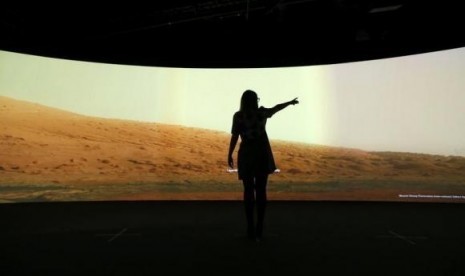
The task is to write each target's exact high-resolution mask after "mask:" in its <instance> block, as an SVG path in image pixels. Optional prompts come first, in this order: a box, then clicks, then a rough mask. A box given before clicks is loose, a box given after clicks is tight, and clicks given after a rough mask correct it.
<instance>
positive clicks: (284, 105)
mask: <svg viewBox="0 0 465 276" xmlns="http://www.w3.org/2000/svg"><path fill="white" fill-rule="evenodd" d="M298 103H299V101H298V100H297V98H295V99H293V100H292V101H288V102H285V103H280V104H277V105H275V106H274V107H273V108H271V110H272V114H275V113H276V112H278V111H281V110H283V109H284V108H286V107H288V106H289V105H291V104H292V105H295V104H298Z"/></svg>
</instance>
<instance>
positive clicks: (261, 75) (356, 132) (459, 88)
mask: <svg viewBox="0 0 465 276" xmlns="http://www.w3.org/2000/svg"><path fill="white" fill-rule="evenodd" d="M464 75H465V48H459V49H454V50H448V51H441V52H434V53H429V54H421V55H412V56H406V57H399V58H390V59H382V60H375V61H365V62H356V63H346V64H336V65H325V66H305V67H289V68H270V69H183V68H162V67H142V66H123V65H110V64H100V63H89V62H78V61H69V60H58V59H51V58H44V57H37V56H30V55H23V54H16V53H10V52H4V51H0V95H3V96H8V97H12V98H15V99H20V100H27V101H31V102H36V103H40V104H43V105H47V106H51V107H56V108H60V109H64V110H68V111H72V112H76V113H80V114H84V115H90V116H97V117H105V118H118V119H130V120H138V121H148V122H158V123H168V124H178V125H184V126H192V127H201V128H207V129H214V130H220V131H224V132H229V131H230V129H231V124H232V116H233V114H234V112H235V111H237V110H238V108H239V103H240V97H241V95H242V93H243V91H245V90H247V89H252V90H254V91H256V92H257V94H258V95H259V97H260V99H261V100H260V105H263V106H265V107H271V106H273V105H275V104H278V103H281V102H285V101H288V100H291V99H293V98H295V97H299V100H300V104H298V105H295V106H290V107H288V108H287V109H285V110H283V111H281V112H280V113H278V114H276V115H275V116H274V117H273V118H271V119H269V121H268V124H267V131H268V134H269V136H270V138H271V139H280V140H289V141H298V142H304V143H312V144H322V145H329V146H340V147H351V148H359V149H363V150H375V151H406V152H419V153H432V154H444V155H463V156H465V127H463V126H462V125H465V123H464V122H465V78H464V77H463V76H464Z"/></svg>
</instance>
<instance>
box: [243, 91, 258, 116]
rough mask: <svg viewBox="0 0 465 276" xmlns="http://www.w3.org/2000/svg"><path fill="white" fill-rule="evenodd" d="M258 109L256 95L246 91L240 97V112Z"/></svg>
mask: <svg viewBox="0 0 465 276" xmlns="http://www.w3.org/2000/svg"><path fill="white" fill-rule="evenodd" d="M256 109H258V97H257V93H255V92H254V91H252V90H246V91H245V92H244V93H243V94H242V97H241V109H240V111H249V110H256Z"/></svg>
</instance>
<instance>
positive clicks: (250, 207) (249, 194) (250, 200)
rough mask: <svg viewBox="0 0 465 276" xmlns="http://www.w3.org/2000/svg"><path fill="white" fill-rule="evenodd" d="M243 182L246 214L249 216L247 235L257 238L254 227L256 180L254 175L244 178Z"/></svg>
mask: <svg viewBox="0 0 465 276" xmlns="http://www.w3.org/2000/svg"><path fill="white" fill-rule="evenodd" d="M242 182H243V184H244V206H245V216H246V218H247V235H248V236H249V238H255V227H254V205H255V195H254V186H255V181H254V178H253V177H248V178H244V179H243V180H242Z"/></svg>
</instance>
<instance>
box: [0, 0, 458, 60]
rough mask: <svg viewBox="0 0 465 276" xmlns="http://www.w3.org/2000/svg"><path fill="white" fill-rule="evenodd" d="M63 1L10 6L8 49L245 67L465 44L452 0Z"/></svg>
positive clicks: (6, 10)
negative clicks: (434, 1)
mask: <svg viewBox="0 0 465 276" xmlns="http://www.w3.org/2000/svg"><path fill="white" fill-rule="evenodd" d="M62 2H63V3H54V4H53V5H52V4H50V5H47V4H45V3H44V2H40V3H35V4H33V3H29V2H26V1H24V0H18V1H11V3H6V4H2V6H3V7H2V10H1V11H0V18H1V19H0V32H1V40H0V49H3V50H7V51H14V52H20V53H30V54H36V55H43V56H51V57H59V58H67V59H75V60H85V61H95V62H105V63H115V64H132V65H145V66H170V67H171V66H174V67H203V68H224V67H227V68H243V67H277V66H299V65H316V64H334V63H341V62H350V61H360V60H369V59H377V58H385V57H395V56H402V55H409V54H416V53H424V52H430V51H437V50H443V49H451V48H457V47H463V46H465V32H464V31H463V29H462V26H463V23H462V22H460V21H462V20H461V19H462V17H463V12H462V10H461V9H460V7H459V2H460V1H452V0H441V1H436V3H432V2H429V1H420V0H417V1H414V0H385V1H384V0H201V1H192V0H165V1H160V0H158V1H153V3H150V4H147V1H145V2H142V1H141V2H140V3H137V2H136V1H131V2H129V1H127V2H123V1H115V2H118V3H116V4H115V3H112V4H111V5H110V4H108V3H101V4H97V3H96V1H93V2H87V3H86V2H85V1H84V2H83V1H79V2H75V3H73V2H69V1H62ZM144 3H145V4H144Z"/></svg>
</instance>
